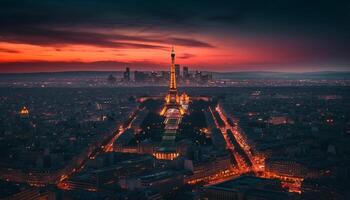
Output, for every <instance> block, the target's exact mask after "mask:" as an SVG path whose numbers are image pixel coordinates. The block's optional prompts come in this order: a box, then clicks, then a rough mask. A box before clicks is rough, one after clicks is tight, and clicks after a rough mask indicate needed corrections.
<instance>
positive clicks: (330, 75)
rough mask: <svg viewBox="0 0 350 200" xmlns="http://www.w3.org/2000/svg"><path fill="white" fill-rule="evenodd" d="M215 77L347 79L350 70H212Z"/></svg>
mask: <svg viewBox="0 0 350 200" xmlns="http://www.w3.org/2000/svg"><path fill="white" fill-rule="evenodd" d="M212 74H213V77H214V78H216V79H317V80H320V79H325V80H334V79H339V80H347V79H350V72H347V71H346V72H334V71H321V72H305V73H288V72H259V71H257V72H212Z"/></svg>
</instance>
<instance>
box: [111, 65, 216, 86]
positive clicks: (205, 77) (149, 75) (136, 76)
mask: <svg viewBox="0 0 350 200" xmlns="http://www.w3.org/2000/svg"><path fill="white" fill-rule="evenodd" d="M174 69H175V74H176V79H177V82H178V83H179V84H181V85H182V84H184V85H191V84H206V83H210V82H211V81H212V80H213V76H212V74H211V73H209V72H202V71H190V70H189V67H187V66H183V67H182V72H181V67H180V65H179V64H175V65H174ZM169 78H170V73H169V71H138V70H135V71H134V72H131V70H130V68H129V67H126V69H125V71H124V72H123V77H122V79H121V81H122V82H127V83H129V84H130V82H133V83H156V84H165V83H167V82H168V80H169ZM108 80H109V82H111V83H113V82H115V81H116V80H115V79H110V78H109V79H108Z"/></svg>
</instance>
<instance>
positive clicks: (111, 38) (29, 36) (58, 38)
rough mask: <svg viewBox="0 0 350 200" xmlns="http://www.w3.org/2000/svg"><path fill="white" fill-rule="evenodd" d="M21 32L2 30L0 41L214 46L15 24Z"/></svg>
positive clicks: (133, 46)
mask: <svg viewBox="0 0 350 200" xmlns="http://www.w3.org/2000/svg"><path fill="white" fill-rule="evenodd" d="M16 32H18V33H20V34H14V33H13V32H12V31H8V30H3V31H2V32H0V35H1V37H0V41H3V42H11V43H26V44H32V45H40V46H41V45H43V46H48V45H51V46H62V45H70V44H82V45H94V46H99V47H107V48H148V49H168V47H165V46H162V45H154V44H146V43H149V42H153V43H161V44H164V45H165V44H166V45H169V44H173V45H180V46H191V47H213V46H212V45H210V44H209V43H206V42H202V41H199V40H196V39H190V38H176V37H172V38H167V37H165V36H163V37H162V36H160V37H159V36H129V35H123V34H102V33H93V32H86V31H79V30H77V31H70V30H51V29H44V28H31V29H23V28H17V31H16Z"/></svg>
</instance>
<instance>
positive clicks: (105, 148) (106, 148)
mask: <svg viewBox="0 0 350 200" xmlns="http://www.w3.org/2000/svg"><path fill="white" fill-rule="evenodd" d="M136 114H137V111H134V112H132V113H131V114H130V116H129V118H128V119H127V120H126V121H125V122H124V124H122V125H120V127H119V128H118V129H117V130H116V131H114V134H112V135H111V136H110V137H108V138H107V139H105V140H104V141H103V142H102V143H101V145H99V146H97V147H96V148H95V149H93V150H92V151H90V152H89V153H88V154H87V155H86V156H85V158H84V159H83V160H82V161H81V162H80V163H77V164H76V167H75V168H74V169H73V170H71V171H70V172H69V173H67V174H63V175H61V177H60V179H59V181H58V183H57V186H58V187H59V188H61V189H69V188H70V187H69V184H67V183H66V182H65V181H66V180H68V179H69V178H70V177H71V176H72V175H74V174H75V173H77V172H79V171H80V170H82V169H83V168H84V166H85V164H86V162H87V161H88V160H89V159H95V158H96V156H97V155H99V154H100V153H103V152H110V151H112V150H113V143H114V141H115V140H116V139H118V138H119V137H120V136H121V135H122V134H123V133H124V132H125V130H126V129H128V128H130V126H131V124H132V122H133V121H134V119H135V116H136Z"/></svg>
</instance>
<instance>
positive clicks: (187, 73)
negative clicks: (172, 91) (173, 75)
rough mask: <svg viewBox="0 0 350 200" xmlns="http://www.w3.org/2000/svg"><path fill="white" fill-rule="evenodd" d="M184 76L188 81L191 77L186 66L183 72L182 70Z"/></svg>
mask: <svg viewBox="0 0 350 200" xmlns="http://www.w3.org/2000/svg"><path fill="white" fill-rule="evenodd" d="M182 73H183V74H182V76H183V78H184V79H188V78H189V77H190V73H189V71H188V67H187V66H184V67H183V70H182Z"/></svg>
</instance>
